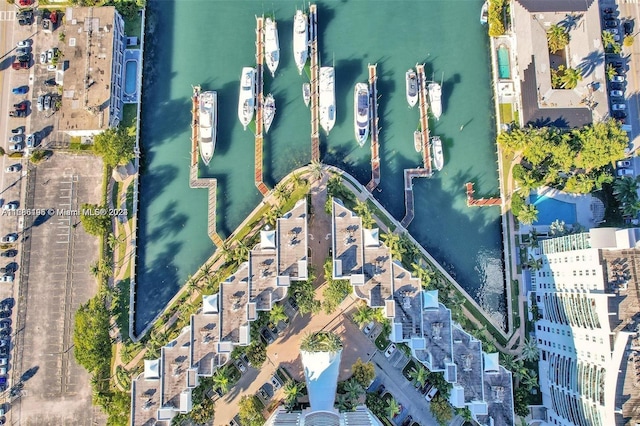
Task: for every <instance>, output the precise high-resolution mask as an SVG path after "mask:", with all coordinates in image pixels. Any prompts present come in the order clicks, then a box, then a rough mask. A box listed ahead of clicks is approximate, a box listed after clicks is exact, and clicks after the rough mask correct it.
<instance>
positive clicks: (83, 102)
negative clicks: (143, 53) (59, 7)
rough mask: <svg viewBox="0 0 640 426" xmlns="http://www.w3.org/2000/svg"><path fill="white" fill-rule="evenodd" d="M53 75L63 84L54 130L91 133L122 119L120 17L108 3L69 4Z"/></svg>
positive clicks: (123, 43) (123, 39) (122, 37)
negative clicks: (93, 4) (98, 5)
mask: <svg viewBox="0 0 640 426" xmlns="http://www.w3.org/2000/svg"><path fill="white" fill-rule="evenodd" d="M59 31H61V32H64V34H66V37H65V39H64V44H63V45H62V46H61V47H60V50H61V51H62V53H63V54H64V56H63V57H62V58H61V61H60V62H59V64H58V70H57V74H58V76H57V77H56V79H57V80H58V81H59V83H60V84H62V85H63V92H62V103H61V106H60V113H59V121H58V127H59V130H61V131H63V132H65V133H67V134H69V135H70V136H85V137H88V136H93V135H95V134H98V133H100V132H102V131H104V130H105V129H107V128H109V127H113V126H117V125H118V124H119V123H120V121H121V120H122V107H123V100H122V90H123V75H124V73H123V67H124V60H125V59H124V56H125V54H124V53H125V49H126V35H125V32H124V20H123V19H122V16H120V14H119V13H118V11H117V10H116V9H115V7H113V6H103V7H68V8H67V9H66V10H65V19H64V25H63V27H62V28H61V29H60V30H59Z"/></svg>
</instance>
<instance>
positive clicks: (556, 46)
mask: <svg viewBox="0 0 640 426" xmlns="http://www.w3.org/2000/svg"><path fill="white" fill-rule="evenodd" d="M547 44H548V45H549V51H550V52H551V53H556V52H558V51H560V50H562V49H564V48H565V46H566V45H567V44H569V33H568V32H567V29H566V28H564V27H563V26H560V25H552V26H551V27H549V29H548V30H547Z"/></svg>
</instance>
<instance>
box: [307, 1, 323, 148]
mask: <svg viewBox="0 0 640 426" xmlns="http://www.w3.org/2000/svg"><path fill="white" fill-rule="evenodd" d="M309 32H310V34H311V39H310V41H309V47H310V49H311V52H310V57H311V58H310V59H311V67H310V74H311V84H310V86H311V161H320V114H319V109H320V106H319V104H320V79H319V74H320V64H319V58H318V9H317V7H316V5H315V4H312V5H311V6H309Z"/></svg>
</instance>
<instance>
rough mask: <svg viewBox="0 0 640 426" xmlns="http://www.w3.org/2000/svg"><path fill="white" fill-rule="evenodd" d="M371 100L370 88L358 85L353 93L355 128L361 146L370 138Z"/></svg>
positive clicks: (362, 84) (361, 84)
mask: <svg viewBox="0 0 640 426" xmlns="http://www.w3.org/2000/svg"><path fill="white" fill-rule="evenodd" d="M369 100H370V97H369V86H367V85H366V84H364V83H356V87H355V90H354V91H353V127H354V129H355V133H356V141H357V142H358V145H360V146H363V145H364V143H365V142H366V141H367V138H368V137H369Z"/></svg>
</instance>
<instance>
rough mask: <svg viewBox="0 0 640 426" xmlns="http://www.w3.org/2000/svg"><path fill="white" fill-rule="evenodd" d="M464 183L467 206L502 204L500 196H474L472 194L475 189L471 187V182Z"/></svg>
mask: <svg viewBox="0 0 640 426" xmlns="http://www.w3.org/2000/svg"><path fill="white" fill-rule="evenodd" d="M464 185H465V187H466V189H467V206H468V207H485V206H498V207H500V206H501V205H502V199H501V198H500V197H492V198H475V197H474V196H473V194H474V193H475V192H476V191H475V190H474V189H473V182H467V183H465V184H464Z"/></svg>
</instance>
